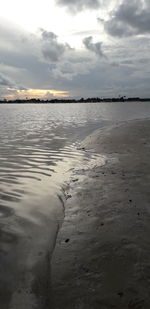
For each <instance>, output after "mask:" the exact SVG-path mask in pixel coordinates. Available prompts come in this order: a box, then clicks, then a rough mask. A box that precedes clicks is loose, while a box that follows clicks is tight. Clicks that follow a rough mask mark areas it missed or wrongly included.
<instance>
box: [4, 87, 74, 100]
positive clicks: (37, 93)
mask: <svg viewBox="0 0 150 309" xmlns="http://www.w3.org/2000/svg"><path fill="white" fill-rule="evenodd" d="M9 90H10V94H8V95H6V96H5V99H9V100H14V99H16V98H18V99H32V98H35V99H38V98H39V99H45V100H47V99H51V98H66V97H68V96H69V93H68V92H67V91H58V90H43V89H28V90H17V92H15V93H13V90H12V93H11V89H9Z"/></svg>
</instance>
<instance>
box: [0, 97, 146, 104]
mask: <svg viewBox="0 0 150 309" xmlns="http://www.w3.org/2000/svg"><path fill="white" fill-rule="evenodd" d="M116 102H118V103H120V102H121V103H122V102H123V103H124V102H126V103H128V102H150V98H139V97H135V98H126V97H119V98H103V99H101V98H97V97H96V98H87V99H84V98H81V99H79V100H77V99H51V100H40V99H34V98H33V99H23V100H21V99H16V100H0V104H29V103H32V104H53V103H116Z"/></svg>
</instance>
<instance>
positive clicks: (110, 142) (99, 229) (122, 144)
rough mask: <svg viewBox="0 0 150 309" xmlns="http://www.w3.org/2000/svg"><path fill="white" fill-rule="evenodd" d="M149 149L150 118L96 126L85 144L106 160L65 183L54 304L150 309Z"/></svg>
mask: <svg viewBox="0 0 150 309" xmlns="http://www.w3.org/2000/svg"><path fill="white" fill-rule="evenodd" d="M149 147H150V121H149V120H141V121H135V120H134V121H129V122H126V123H123V124H121V125H120V124H119V125H116V126H113V127H108V128H103V129H100V130H97V131H95V132H94V133H93V134H91V135H90V136H88V137H87V138H86V139H85V140H84V141H83V142H82V143H81V149H82V151H83V152H95V153H98V154H100V155H101V156H102V159H103V160H102V162H103V163H102V164H99V165H98V164H96V165H95V166H93V165H92V166H88V168H87V167H86V168H85V167H84V166H81V168H78V169H74V171H73V174H72V176H71V179H70V181H69V182H68V183H67V184H66V185H65V186H64V190H65V196H66V202H65V218H64V222H63V224H62V227H61V229H60V231H59V233H58V238H57V242H56V247H55V250H54V253H53V256H52V261H51V285H52V298H51V299H52V306H51V307H52V308H57V309H59V308H61V309H63V308H65V309H70V308H71V309H75V308H78V309H82V308H86V309H95V308H100V309H108V308H116V309H123V308H129V309H140V308H144V309H147V308H149V305H150V296H149V288H150V261H149V255H150V240H149V235H150V225H149V218H150V209H149V204H150V193H149V179H150V159H149Z"/></svg>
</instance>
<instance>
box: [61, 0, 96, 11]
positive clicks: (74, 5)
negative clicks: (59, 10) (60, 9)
mask: <svg viewBox="0 0 150 309" xmlns="http://www.w3.org/2000/svg"><path fill="white" fill-rule="evenodd" d="M100 3H101V1H100V0H56V4H58V5H61V6H66V7H68V8H69V9H72V10H73V11H80V10H82V9H97V8H99V6H100Z"/></svg>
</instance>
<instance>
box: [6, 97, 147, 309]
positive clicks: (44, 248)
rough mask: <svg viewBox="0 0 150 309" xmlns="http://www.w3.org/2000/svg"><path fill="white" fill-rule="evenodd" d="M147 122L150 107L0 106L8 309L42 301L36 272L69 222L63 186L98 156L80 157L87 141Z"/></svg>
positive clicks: (96, 104) (96, 105) (116, 105)
mask: <svg viewBox="0 0 150 309" xmlns="http://www.w3.org/2000/svg"><path fill="white" fill-rule="evenodd" d="M142 118H150V103H108V104H106V103H103V104H102V103H92V104H86V103H84V104H49V105H46V104H39V105H35V104H33V105H32V104H30V105H29V104H26V105H14V104H12V105H0V141H1V144H0V274H1V278H0V303H1V306H2V308H3V309H5V308H8V305H9V304H10V303H11V306H10V307H9V308H11V309H14V308H15V309H17V308H20V301H21V299H22V298H23V299H24V305H23V304H22V306H21V309H23V308H28V309H30V304H31V303H32V304H33V303H35V302H36V298H35V296H34V295H35V294H36V291H37V290H39V287H37V285H36V284H35V285H34V293H31V286H32V285H33V281H35V277H37V276H38V273H39V269H40V267H39V266H38V268H36V265H37V264H39V263H40V265H41V268H42V269H43V265H46V262H44V261H47V254H49V255H50V254H51V252H52V250H53V247H54V244H55V238H56V234H57V231H58V228H59V226H60V225H61V222H62V220H63V214H64V210H63V195H62V190H61V188H62V185H63V183H64V181H66V180H67V179H68V177H69V173H70V172H69V171H70V169H72V168H73V167H75V166H76V165H77V164H82V165H86V164H87V163H88V162H89V161H90V162H91V160H93V161H94V160H95V159H96V158H97V156H98V155H96V154H95V155H94V154H93V155H90V154H89V155H88V154H85V153H84V152H82V151H80V150H77V149H78V146H79V143H80V141H81V140H82V139H83V138H84V137H85V136H86V135H88V134H90V133H91V132H92V131H93V130H94V129H97V128H99V127H103V126H107V125H110V124H111V125H112V124H115V123H118V122H121V121H126V120H132V119H142ZM37 269H38V270H37ZM47 269H48V268H46V267H45V272H46V273H47ZM33 270H34V271H33ZM43 272H44V270H43ZM43 278H44V279H43V281H45V276H44V275H43ZM40 280H41V279H40ZM42 284H43V283H42ZM1 295H3V296H1ZM25 295H26V296H25ZM1 306H0V307H1ZM23 306H24V307H23Z"/></svg>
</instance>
